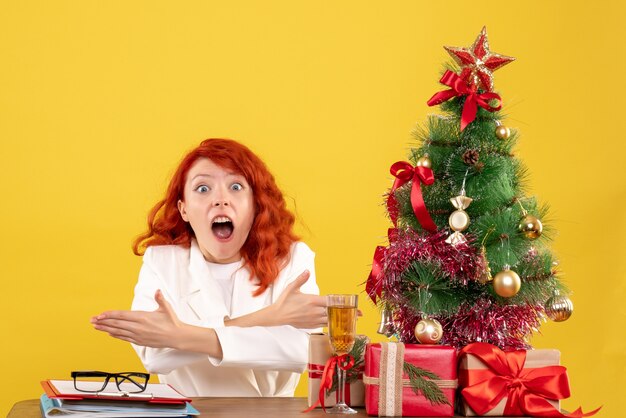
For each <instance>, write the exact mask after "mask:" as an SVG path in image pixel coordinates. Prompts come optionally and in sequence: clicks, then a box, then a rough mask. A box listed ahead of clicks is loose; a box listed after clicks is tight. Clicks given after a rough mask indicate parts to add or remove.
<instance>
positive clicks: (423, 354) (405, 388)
mask: <svg viewBox="0 0 626 418" xmlns="http://www.w3.org/2000/svg"><path fill="white" fill-rule="evenodd" d="M456 367H457V357H456V350H455V349H454V347H448V346H443V345H420V344H406V345H405V344H403V343H391V342H390V343H379V344H368V345H367V347H366V349H365V371H364V375H363V382H364V383H365V409H366V411H367V414H368V415H378V416H383V417H392V416H428V417H451V416H453V415H454V394H455V389H456V387H457V379H456Z"/></svg>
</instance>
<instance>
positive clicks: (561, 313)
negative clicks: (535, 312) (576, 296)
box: [544, 291, 574, 322]
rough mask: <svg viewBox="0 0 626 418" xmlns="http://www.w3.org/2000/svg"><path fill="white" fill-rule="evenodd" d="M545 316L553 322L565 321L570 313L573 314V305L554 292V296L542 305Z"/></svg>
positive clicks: (567, 299) (565, 297) (568, 299)
mask: <svg viewBox="0 0 626 418" xmlns="http://www.w3.org/2000/svg"><path fill="white" fill-rule="evenodd" d="M544 309H545V311H546V315H547V316H548V318H550V319H551V320H553V321H554V322H563V321H567V320H568V319H569V317H570V316H572V312H574V304H573V303H572V301H571V300H570V298H568V297H567V296H562V295H560V294H559V292H558V291H555V292H554V296H552V297H551V298H550V299H548V300H547V301H546V303H545V305H544Z"/></svg>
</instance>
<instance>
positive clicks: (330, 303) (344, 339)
mask: <svg viewBox="0 0 626 418" xmlns="http://www.w3.org/2000/svg"><path fill="white" fill-rule="evenodd" d="M326 298H327V307H328V334H329V335H330V344H331V346H332V348H333V351H334V352H335V355H336V356H341V355H344V354H348V353H349V352H350V350H352V347H353V346H354V339H355V336H356V317H357V311H356V309H357V295H328V296H327V297H326ZM345 382H346V371H345V370H343V369H342V368H341V367H339V362H337V403H336V404H335V406H334V407H332V408H331V409H329V410H327V411H326V412H327V413H329V414H356V411H355V410H354V409H352V408H350V407H349V406H348V405H346V403H345V402H344V389H345Z"/></svg>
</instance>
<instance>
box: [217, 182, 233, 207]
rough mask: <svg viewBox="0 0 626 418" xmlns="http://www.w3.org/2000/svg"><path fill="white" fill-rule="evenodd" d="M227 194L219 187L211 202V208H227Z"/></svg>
mask: <svg viewBox="0 0 626 418" xmlns="http://www.w3.org/2000/svg"><path fill="white" fill-rule="evenodd" d="M228 205H229V202H228V193H227V192H226V191H225V190H223V189H222V188H221V187H219V188H217V190H216V193H215V199H214V200H213V206H215V207H219V206H228Z"/></svg>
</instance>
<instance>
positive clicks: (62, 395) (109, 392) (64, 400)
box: [41, 380, 200, 418]
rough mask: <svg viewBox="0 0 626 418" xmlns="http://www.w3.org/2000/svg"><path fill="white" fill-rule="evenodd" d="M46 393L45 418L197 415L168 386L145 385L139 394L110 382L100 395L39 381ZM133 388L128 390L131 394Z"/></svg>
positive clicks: (67, 384) (68, 382)
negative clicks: (65, 417)
mask: <svg viewBox="0 0 626 418" xmlns="http://www.w3.org/2000/svg"><path fill="white" fill-rule="evenodd" d="M41 385H42V386H43V388H44V391H45V392H46V393H45V394H43V395H42V396H41V413H42V416H43V417H44V418H53V417H59V416H61V417H63V416H67V417H71V418H102V417H107V418H139V417H154V418H161V417H163V418H169V417H191V416H194V415H200V412H198V410H197V409H195V408H194V407H193V406H192V405H191V403H190V401H191V399H189V398H186V397H185V396H183V395H181V394H180V393H178V392H177V391H175V390H174V389H173V388H172V387H171V386H169V385H165V384H153V383H151V384H148V387H147V388H146V390H145V391H144V392H141V393H130V392H126V391H124V390H125V389H126V387H125V386H124V384H122V385H120V389H121V391H120V390H118V388H117V387H116V386H115V384H113V383H110V384H109V385H107V387H106V388H105V389H104V391H102V392H98V393H87V392H80V391H77V390H76V389H74V383H73V381H71V380H46V381H44V382H41ZM131 389H132V387H128V390H129V391H130V390H131Z"/></svg>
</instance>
